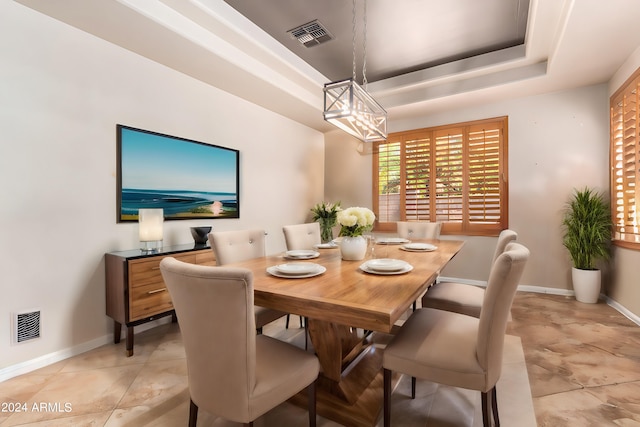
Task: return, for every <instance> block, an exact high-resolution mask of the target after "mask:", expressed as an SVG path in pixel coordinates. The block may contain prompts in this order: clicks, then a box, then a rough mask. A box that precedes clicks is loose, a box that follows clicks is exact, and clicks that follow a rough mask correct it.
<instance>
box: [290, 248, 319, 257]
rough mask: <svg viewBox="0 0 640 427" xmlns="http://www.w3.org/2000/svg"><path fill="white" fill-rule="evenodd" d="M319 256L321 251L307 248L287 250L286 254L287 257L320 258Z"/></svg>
mask: <svg viewBox="0 0 640 427" xmlns="http://www.w3.org/2000/svg"><path fill="white" fill-rule="evenodd" d="M319 256H320V252H317V251H311V250H306V249H299V250H294V251H287V252H286V253H285V254H284V257H285V258H290V259H311V258H318V257H319Z"/></svg>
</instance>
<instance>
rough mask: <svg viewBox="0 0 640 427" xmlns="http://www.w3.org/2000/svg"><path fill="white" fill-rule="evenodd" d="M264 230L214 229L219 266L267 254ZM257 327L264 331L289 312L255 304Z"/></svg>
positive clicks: (211, 241) (213, 242) (212, 235)
mask: <svg viewBox="0 0 640 427" xmlns="http://www.w3.org/2000/svg"><path fill="white" fill-rule="evenodd" d="M264 235H265V233H264V230H259V229H251V230H234V231H212V232H210V233H209V245H210V246H211V248H212V249H213V252H214V253H215V255H216V263H217V265H219V266H223V265H227V264H231V263H234V262H240V261H245V260H248V259H253V258H260V257H263V256H264V255H265V248H264V244H265V241H264ZM255 314H256V329H257V331H258V333H262V328H263V327H264V326H265V325H267V324H269V323H271V322H273V321H275V320H278V319H279V318H281V317H283V316H286V315H287V313H284V312H282V311H278V310H273V309H271V308H266V307H260V306H258V305H257V306H255Z"/></svg>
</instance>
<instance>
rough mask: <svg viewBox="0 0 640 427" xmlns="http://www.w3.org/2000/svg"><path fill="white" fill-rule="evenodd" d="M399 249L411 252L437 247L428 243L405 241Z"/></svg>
mask: <svg viewBox="0 0 640 427" xmlns="http://www.w3.org/2000/svg"><path fill="white" fill-rule="evenodd" d="M400 249H404V250H405V251H412V252H431V251H435V250H436V249H438V247H437V246H435V245H432V244H430V243H407V244H405V245H402V246H401V247H400Z"/></svg>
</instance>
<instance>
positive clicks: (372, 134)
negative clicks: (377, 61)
mask: <svg viewBox="0 0 640 427" xmlns="http://www.w3.org/2000/svg"><path fill="white" fill-rule="evenodd" d="M363 32H364V42H363V44H364V49H363V50H364V52H363V57H364V60H363V65H362V85H363V86H364V87H362V86H360V85H358V83H356V0H353V75H352V77H351V78H349V79H345V80H340V81H336V82H331V83H327V84H325V85H324V119H325V120H326V121H327V122H329V123H331V124H333V125H335V126H337V127H338V128H340V129H342V130H343V131H345V132H347V133H348V134H350V135H352V136H355V137H356V138H358V139H359V140H361V141H363V142H372V141H380V140H384V139H387V112H386V111H385V109H384V108H382V106H381V105H380V104H378V102H376V100H375V99H373V97H372V96H371V95H370V94H369V93H368V92H367V74H366V72H367V0H364V31H363Z"/></svg>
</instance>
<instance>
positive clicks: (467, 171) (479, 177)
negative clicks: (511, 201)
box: [373, 117, 508, 235]
mask: <svg viewBox="0 0 640 427" xmlns="http://www.w3.org/2000/svg"><path fill="white" fill-rule="evenodd" d="M506 129H507V118H506V117H500V118H496V119H488V120H482V121H477V122H469V123H461V124H457V125H450V126H440V127H437V128H430V129H418V130H412V131H407V132H398V133H393V134H390V135H389V137H388V139H387V141H384V142H379V143H377V144H376V149H374V159H373V161H374V176H373V180H374V199H373V200H374V212H375V213H376V215H377V217H378V224H377V225H376V229H377V230H379V231H395V222H396V221H400V220H403V221H404V220H408V221H418V220H419V221H439V222H442V223H443V227H442V233H443V234H469V235H497V234H498V233H499V232H500V231H502V230H503V229H505V228H507V227H508V221H507V219H508V215H507V214H508V191H507V179H506V177H507V165H506V159H507V156H506V150H507V137H506ZM396 201H397V203H396Z"/></svg>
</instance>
